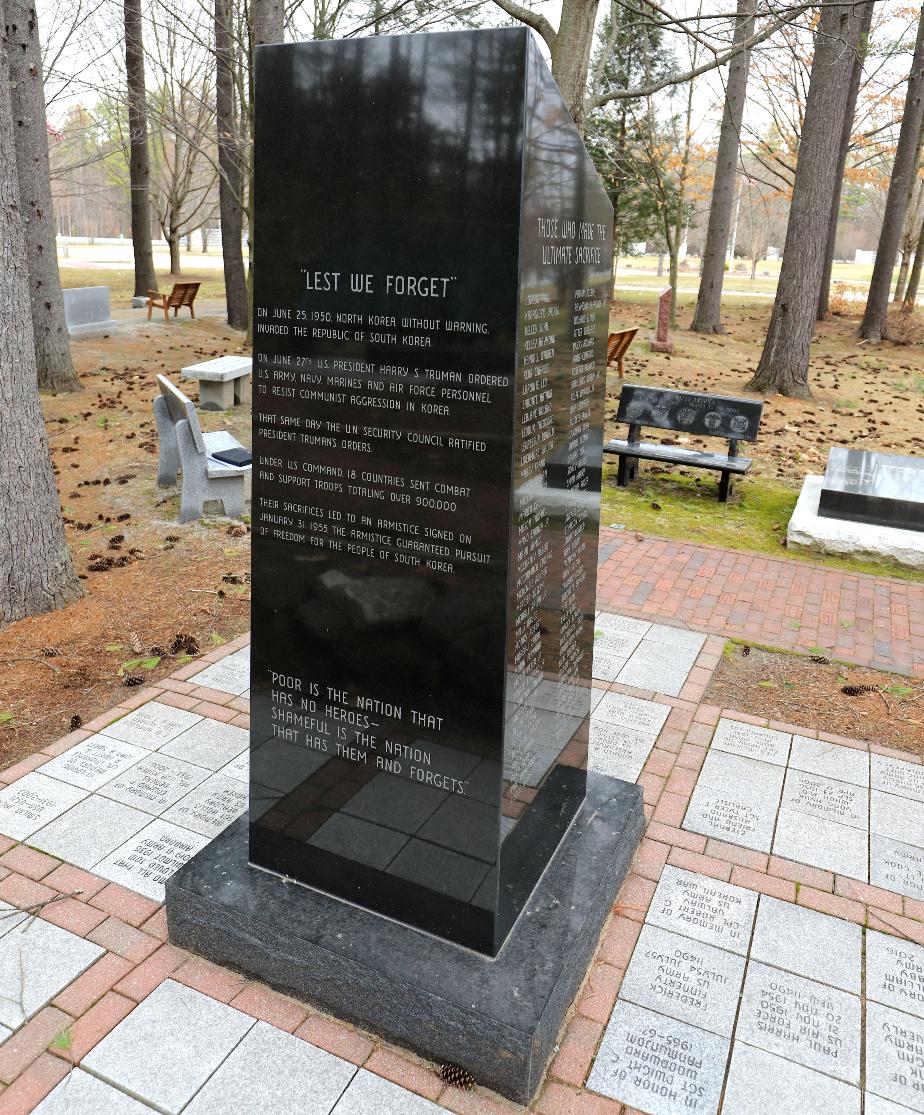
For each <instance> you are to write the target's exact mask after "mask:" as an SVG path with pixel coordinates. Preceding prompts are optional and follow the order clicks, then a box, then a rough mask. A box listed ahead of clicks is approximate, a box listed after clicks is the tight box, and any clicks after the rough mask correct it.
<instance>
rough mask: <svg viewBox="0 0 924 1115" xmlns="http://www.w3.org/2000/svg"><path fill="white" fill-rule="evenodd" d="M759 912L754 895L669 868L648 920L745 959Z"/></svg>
mask: <svg viewBox="0 0 924 1115" xmlns="http://www.w3.org/2000/svg"><path fill="white" fill-rule="evenodd" d="M756 909H757V893H756V892H755V891H752V890H746V889H745V888H744V887H736V886H733V885H732V884H731V883H725V882H722V881H721V880H719V879H710V878H709V877H708V876H707V875H698V874H696V873H695V872H693V871H684V870H682V869H681V868H679V867H672V866H671V865H667V866H666V867H665V868H664V869H663V870H662V872H661V878H660V880H659V882H658V887H657V890H656V891H655V893H654V896H653V897H652V900H651V906H650V907H649V910H648V915H647V917H646V919H645V920H646V924H648V925H657V926H660V927H661V928H662V929H672V930H674V931H675V932H677V933H680V934H681V935H682V936H684V937H692V938H693V940H695V941H704V942H705V943H706V944H709V945H717V946H718V947H719V948H723V949H728V950H729V951H730V952H735V953H738V954H739V955H740V956H744V955H745V954H746V953H747V949H748V942H749V941H750V939H751V928H752V926H753V924H754V912H755V910H756Z"/></svg>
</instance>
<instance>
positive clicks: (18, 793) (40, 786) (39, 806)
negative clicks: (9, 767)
mask: <svg viewBox="0 0 924 1115" xmlns="http://www.w3.org/2000/svg"><path fill="white" fill-rule="evenodd" d="M86 796H87V792H86V790H82V789H80V788H79V787H77V786H71V785H69V784H68V783H66V782H59V781H58V779H56V778H49V777H48V776H47V775H44V774H40V773H39V772H38V771H32V772H31V773H29V774H26V775H23V777H22V778H17V779H16V781H15V782H13V783H12V784H11V785H9V786H5V787H4V788H3V789H2V790H0V833H2V834H3V835H4V836H11V837H12V838H13V839H14V840H25V839H26V838H27V837H30V836H31V835H32V833H34V832H36V831H37V830H38V829H40V828H42V826H43V825H46V824H48V822H49V821H53V820H54V819H55V817H60V816H61V814H62V813H65V812H66V811H67V810H68V809H70V808H71V807H72V806H74V805H76V804H77V802H79V801H82V800H83V799H84V798H85V797H86Z"/></svg>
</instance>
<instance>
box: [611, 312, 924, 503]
mask: <svg viewBox="0 0 924 1115" xmlns="http://www.w3.org/2000/svg"><path fill="white" fill-rule="evenodd" d="M692 301H694V300H691V299H689V298H687V299H681V300H680V312H679V314H678V324H679V325H680V326H681V328H680V329H678V330H677V331H676V332H674V334H673V336H672V339H673V340H674V342H675V345H676V348H675V351H674V353H673V355H666V354H664V353H657V352H649V351H648V344H647V336H648V334H649V333H650V332H651V331H652V330H651V326H652V322H653V313H654V303H653V301H652V300H649V301H648V302H647V303H645V302H627V301H617V302H616V303H615V305H614V307H613V312H612V314H611V318H610V320H611V323H612V324H611V328H613V327H617V326H619V325H638V326H640V327H641V328H640V329H639V332H638V334H637V335H636V337H635V340H634V341H633V342H632V347H631V348H630V349H629V352H628V354H627V355H626V358H625V371H626V379H627V380H628V381H629V382H641V383H657V384H660V385H663V386H664V387H675V388H684V389H688V390H693V391H706V392H710V393H715V394H724V395H743V394H744V395H747V394H751V395H752V397H754V398H757V397H758V396H757V395H755V394H754V393H753V392H751V393H749V392H745V391H744V385H745V383H746V382H747V380H748V379H749V378H750V375H751V374H752V373H753V371H754V369H755V368H756V366H757V360H758V359H759V357H760V352H761V347H762V345H763V340H764V336H765V334H766V329H767V322H768V320H769V316H770V305H769V303H768V304H766V305H764V304H762V303H761V304H755V305H740V304H739V305H733V306H731V307H730V308H724V309H723V314H724V320H725V323H726V327H727V329H728V332H727V333H726V334H725V335H723V336H706V335H703V334H699V333H691V332H690V331H689V329H684V328H682V327H683V326H688V325H689V322H690V320H691V317H692V308H693V307H692ZM858 324H859V317H836V318H833V319H832V320H831V321H825V322H821V323H819V326H818V331H817V335H816V341H815V343H814V344H813V346H812V356H811V361H810V373H809V382H810V386H811V389H812V393H813V396H814V397H813V398H812V399H811V400H809V401H808V402H806V401H804V400H802V399H786V398H783V397H782V396H775V397H774V398H772V399H769V400H768V401H767V403H766V405H765V406H764V413H763V420H762V422H761V429H760V436H759V438H758V440H757V442H756V443H755V444H753V445H748V446H747V447H744V446H742V450H741V451H742V454H744V455H746V456H748V457H751V458H753V460H754V465H753V466H752V469H751V475H752V476H755V477H759V476H764V477H766V478H767V479H779V480H782V481H787V482H791V483H793V484H798V485H800V486H801V483H802V480H803V478H804V476H805V474H806V473H807V472H814V473H821V472H824V463H825V461H826V459H827V456H828V449H829V448H830V447H831V446H832V445H846V446H849V447H852V448H859V449H881V450H884V451H887V452H892V453H902V454H907V455H920V454H921V453H922V452H924V344H922V343H921V341H920V339H919V340H918V341H917V342H916V343H912V344H903V345H898V344H892V343H883V344H881V345H878V346H874V345H868V344H865V343H862V342H860V340H859V339H858V337H857V326H858ZM619 390H620V384H619V379H618V377H617V376H616V375H615V373H614V372H611V373H610V376H609V380H608V385H607V417H608V419H610V425H609V428H608V434H609V436H611V437H625V431H626V427H625V426H624V425H621V426H617V425H616V424H615V423H613V422H612V418H613V417H614V416H615V414H616V407H617V402H618V398H619ZM652 435H653V437H652ZM645 436H646V439H648V440H664V441H670V440H674V441H676V442H677V443H678V444H684V445H689V446H690V447H691V448H709V449H712V450H716V449H717V448H718V447H719V446H720V443H719V442H717V441H716V439H715V438H706V439H702V438H695V437H689V438H688V437H685V436H684V435H677V434H673V433H669V432H667V431H665V432H664V435H663V437H661V436H659V435H657V434H656V432H655V431H648V432H647V433H646V435H645ZM675 471H682V470H675Z"/></svg>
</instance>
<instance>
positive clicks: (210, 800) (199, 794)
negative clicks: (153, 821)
mask: <svg viewBox="0 0 924 1115" xmlns="http://www.w3.org/2000/svg"><path fill="white" fill-rule="evenodd" d="M246 808H247V784H246V783H245V782H239V781H237V779H235V778H227V777H226V776H225V775H223V774H213V775H212V776H211V777H209V778H207V779H206V780H205V782H203V783H202V784H201V785H199V786H197V787H196V788H195V789H194V790H192V791H191V792H190V793H188V794H187V795H186V797H184V798H183V799H182V800H181V801H178V802H177V803H176V804H175V805H172V806H171V807H170V808H169V809H168V810H167V812H166V813H164V815H163V818H164V820H165V821H172V822H173V823H174V824H176V825H181V826H182V827H183V828H186V829H191V830H192V831H193V832H198V833H201V834H202V835H203V836H208V837H215V836H218V834H219V833H220V832H224V830H225V829H226V828H227V827H228V825H230V824H231V822H232V821H236V820H237V818H238V817H240V815H241V814H242V813H243V812H244V810H245V809H246Z"/></svg>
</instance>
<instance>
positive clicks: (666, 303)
mask: <svg viewBox="0 0 924 1115" xmlns="http://www.w3.org/2000/svg"><path fill="white" fill-rule="evenodd" d="M670 320H671V288H670V287H668V288H667V290H662V291H661V297H660V298H659V299H658V327H657V332H656V334H655V336H654V337H650V338H649V340H648V347H649V348H650V349H651V351H652V352H673V351H674V342H673V341H672V340H671V339H670V337H669V336H668V332H667V326H668V323H669V322H670Z"/></svg>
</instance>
